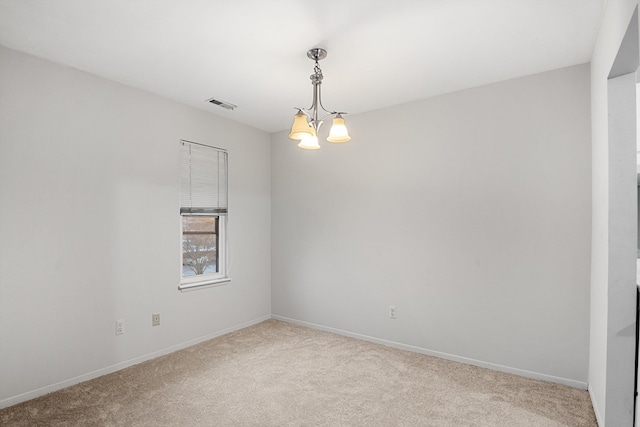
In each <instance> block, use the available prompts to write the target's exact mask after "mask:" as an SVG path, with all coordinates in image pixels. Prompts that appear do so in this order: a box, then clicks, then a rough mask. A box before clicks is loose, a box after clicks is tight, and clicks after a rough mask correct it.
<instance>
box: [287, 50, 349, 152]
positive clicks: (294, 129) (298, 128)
mask: <svg viewBox="0 0 640 427" xmlns="http://www.w3.org/2000/svg"><path fill="white" fill-rule="evenodd" d="M307 56H308V57H309V59H311V60H313V61H315V63H316V65H315V67H314V68H313V74H311V76H310V78H311V84H312V85H313V101H312V103H311V107H309V108H298V112H297V113H296V115H295V117H294V118H293V125H292V126H291V133H289V138H291V139H295V140H299V141H300V143H299V144H298V147H300V148H305V149H307V150H317V149H318V148H320V144H318V131H319V130H320V127H321V126H322V124H323V123H324V121H325V120H326V119H328V118H329V117H332V116H333V124H332V125H331V130H330V131H329V137H328V138H327V141H329V142H334V143H340V142H347V141H349V140H350V139H351V137H350V136H349V133H348V132H347V127H346V126H345V124H344V119H343V118H342V115H343V114H347V113H345V112H338V111H329V110H327V109H326V108H324V106H323V105H322V98H321V96H320V85H321V84H322V70H321V69H320V66H319V65H318V61H320V60H321V59H324V58H326V57H327V51H326V50H324V49H320V48H315V49H311V50H310V51H308V52H307ZM320 108H321V109H322V110H323V111H324V113H327V114H326V115H325V116H324V117H322V118H318V114H324V113H323V112H322V111H320Z"/></svg>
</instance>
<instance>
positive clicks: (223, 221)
mask: <svg viewBox="0 0 640 427" xmlns="http://www.w3.org/2000/svg"><path fill="white" fill-rule="evenodd" d="M180 144H181V154H180V156H181V171H180V176H181V178H180V179H181V184H180V188H181V190H180V191H181V196H180V198H181V203H180V209H179V219H178V220H179V222H180V265H179V267H180V284H179V285H178V290H180V291H190V290H196V289H202V288H208V287H212V286H220V285H224V284H226V283H228V282H230V281H231V277H229V240H228V233H227V226H228V222H229V221H228V208H227V201H226V200H227V197H228V173H229V170H228V153H227V150H224V149H221V148H217V147H212V146H210V145H205V144H200V143H197V142H192V141H187V140H180ZM186 146H189V147H192V146H200V147H206V148H208V149H211V150H214V151H216V152H217V155H218V156H219V155H220V153H224V160H223V168H222V170H223V171H224V187H218V190H216V191H218V193H215V194H221V193H219V191H223V192H224V193H222V194H223V199H222V200H223V201H222V203H224V204H222V205H219V204H217V203H216V202H215V201H214V202H213V203H212V204H211V205H210V204H209V203H207V204H205V205H204V206H200V204H198V205H197V207H194V206H192V203H191V200H192V199H191V196H192V194H191V191H192V190H194V187H193V185H194V184H193V181H191V166H190V165H191V163H190V162H191V161H192V160H190V159H192V157H191V151H189V154H188V157H184V155H185V153H186V152H185V151H184V147H186ZM189 150H191V148H189ZM200 150H201V148H200ZM185 159H189V160H188V161H189V169H188V171H189V172H188V175H189V177H188V178H186V181H185V180H183V174H184V172H185V171H186V170H185V169H183V167H184V166H183V163H182V162H183V161H184V160H185ZM218 161H219V160H218ZM200 170H202V169H200ZM218 170H220V169H218ZM194 173H195V172H194ZM195 176H197V175H194V177H195ZM218 177H220V176H219V175H218ZM194 179H195V178H194ZM205 182H206V181H205ZM215 182H219V181H215ZM201 183H202V181H199V182H198V185H201ZM185 184H187V187H184V185H185ZM185 188H187V189H188V193H185V194H187V195H188V196H187V197H188V199H187V200H189V202H187V204H185V200H184V199H183V196H182V194H183V193H182V191H184V189H185ZM200 188H202V187H200ZM214 188H215V187H214ZM195 194H196V193H193V195H194V196H195ZM198 194H202V193H198ZM218 202H219V201H218ZM183 216H205V217H215V218H217V228H218V230H217V239H218V243H217V247H216V252H217V254H216V255H217V260H216V267H217V270H218V271H217V272H215V273H211V274H198V275H193V276H186V277H185V276H183V268H184V267H183V261H184V247H183V238H184V233H183V228H182V217H183Z"/></svg>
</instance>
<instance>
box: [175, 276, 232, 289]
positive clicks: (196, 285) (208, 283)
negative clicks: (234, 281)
mask: <svg viewBox="0 0 640 427" xmlns="http://www.w3.org/2000/svg"><path fill="white" fill-rule="evenodd" d="M230 281H231V277H222V278H220V279H211V280H203V281H201V282H193V283H182V284H180V285H178V290H179V291H181V292H187V291H195V290H197V289H204V288H211V287H214V286H222V285H226V284H227V283H229V282H230Z"/></svg>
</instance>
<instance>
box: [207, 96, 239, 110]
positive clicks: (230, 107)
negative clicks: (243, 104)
mask: <svg viewBox="0 0 640 427" xmlns="http://www.w3.org/2000/svg"><path fill="white" fill-rule="evenodd" d="M207 102H210V103H212V104H213V105H217V106H219V107H222V108H226V109H227V110H233V109H234V108H238V106H237V105H234V104H232V103H230V102H225V101H221V100H219V99H215V98H209V99H207Z"/></svg>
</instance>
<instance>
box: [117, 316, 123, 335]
mask: <svg viewBox="0 0 640 427" xmlns="http://www.w3.org/2000/svg"><path fill="white" fill-rule="evenodd" d="M122 334H124V319H120V320H116V335H122Z"/></svg>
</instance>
